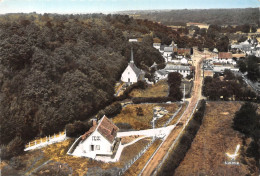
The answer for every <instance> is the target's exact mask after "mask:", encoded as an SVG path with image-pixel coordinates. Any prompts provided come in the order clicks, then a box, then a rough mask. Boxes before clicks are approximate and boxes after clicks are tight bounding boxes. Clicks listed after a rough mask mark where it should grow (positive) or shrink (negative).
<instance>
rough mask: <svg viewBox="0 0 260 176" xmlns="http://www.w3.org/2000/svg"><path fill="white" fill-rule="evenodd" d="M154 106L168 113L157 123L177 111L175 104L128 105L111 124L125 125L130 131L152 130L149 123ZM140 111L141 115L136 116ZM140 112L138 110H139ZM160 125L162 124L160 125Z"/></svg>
mask: <svg viewBox="0 0 260 176" xmlns="http://www.w3.org/2000/svg"><path fill="white" fill-rule="evenodd" d="M156 106H161V107H165V109H166V110H167V111H168V112H169V114H168V115H165V117H162V120H160V119H159V121H163V122H166V121H167V120H168V119H169V117H170V116H171V114H173V113H174V112H175V111H176V110H177V109H178V104H177V103H172V104H130V105H127V106H126V107H124V108H123V109H122V111H121V113H120V114H118V115H117V116H116V117H114V118H113V119H112V121H113V123H115V124H116V123H127V124H129V125H131V127H132V129H135V130H144V129H149V128H152V124H151V121H152V119H153V108H154V107H156ZM140 108H141V109H142V110H141V111H142V115H141V114H138V109H140ZM139 111H140V110H139ZM160 124H161V125H162V123H160Z"/></svg>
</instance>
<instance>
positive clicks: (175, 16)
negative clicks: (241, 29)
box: [137, 8, 260, 25]
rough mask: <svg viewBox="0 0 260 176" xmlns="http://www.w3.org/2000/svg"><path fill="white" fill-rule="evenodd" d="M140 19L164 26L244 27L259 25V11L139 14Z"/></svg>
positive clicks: (249, 9) (189, 11)
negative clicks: (194, 23)
mask: <svg viewBox="0 0 260 176" xmlns="http://www.w3.org/2000/svg"><path fill="white" fill-rule="evenodd" d="M137 13H138V14H140V17H139V18H142V19H148V20H152V21H157V22H161V23H162V24H164V25H181V24H183V23H188V22H196V23H207V24H221V25H243V24H246V23H249V24H257V25H259V16H260V14H259V9H258V8H245V9H198V10H188V9H183V10H171V11H159V12H158V11H157V12H149V11H147V12H146V11H142V12H137Z"/></svg>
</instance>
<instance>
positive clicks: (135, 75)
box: [121, 49, 145, 84]
mask: <svg viewBox="0 0 260 176" xmlns="http://www.w3.org/2000/svg"><path fill="white" fill-rule="evenodd" d="M144 74H145V73H144V71H143V70H141V69H139V68H137V67H136V65H135V64H134V57H133V49H131V60H130V62H129V63H128V66H127V67H126V69H125V71H124V72H123V74H122V76H121V81H122V82H125V83H128V84H133V83H136V82H137V81H139V80H144Z"/></svg>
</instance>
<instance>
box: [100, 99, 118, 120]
mask: <svg viewBox="0 0 260 176" xmlns="http://www.w3.org/2000/svg"><path fill="white" fill-rule="evenodd" d="M121 110H122V106H121V104H120V103H119V102H115V103H113V104H111V105H109V106H107V107H106V108H105V109H104V110H101V111H99V112H98V114H97V118H98V119H100V118H102V117H103V116H104V115H106V116H107V117H109V118H112V117H114V116H116V115H117V114H119V113H120V112H121Z"/></svg>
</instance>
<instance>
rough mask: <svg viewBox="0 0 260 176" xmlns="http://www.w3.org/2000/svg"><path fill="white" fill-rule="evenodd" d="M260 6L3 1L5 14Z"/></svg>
mask: <svg viewBox="0 0 260 176" xmlns="http://www.w3.org/2000/svg"><path fill="white" fill-rule="evenodd" d="M247 7H260V0H0V14H5V13H20V12H23V13H30V12H37V13H61V14H64V13H97V12H98V13H99V12H102V13H113V12H116V11H124V10H159V9H212V8H247Z"/></svg>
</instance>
